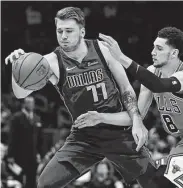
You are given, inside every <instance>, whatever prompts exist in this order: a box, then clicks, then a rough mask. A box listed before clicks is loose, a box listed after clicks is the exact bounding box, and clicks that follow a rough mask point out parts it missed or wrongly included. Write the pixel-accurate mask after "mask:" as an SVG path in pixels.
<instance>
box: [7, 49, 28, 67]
mask: <svg viewBox="0 0 183 188" xmlns="http://www.w3.org/2000/svg"><path fill="white" fill-rule="evenodd" d="M23 54H25V52H24V50H22V49H18V50H14V52H12V53H11V54H10V55H9V56H7V57H6V59H5V64H6V65H7V64H8V62H10V63H13V62H14V61H16V60H17V59H18V58H19V57H20V56H21V55H23Z"/></svg>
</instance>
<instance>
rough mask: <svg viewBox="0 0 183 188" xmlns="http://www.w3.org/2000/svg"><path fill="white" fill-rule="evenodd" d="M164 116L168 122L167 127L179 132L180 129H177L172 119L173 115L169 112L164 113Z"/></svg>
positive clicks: (173, 131)
mask: <svg viewBox="0 0 183 188" xmlns="http://www.w3.org/2000/svg"><path fill="white" fill-rule="evenodd" d="M162 118H163V120H164V122H165V124H166V127H167V129H168V130H169V132H171V133H177V132H178V131H179V130H178V129H177V127H176V125H175V123H174V122H173V120H172V117H171V116H170V115H168V114H162Z"/></svg>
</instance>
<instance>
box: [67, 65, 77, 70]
mask: <svg viewBox="0 0 183 188" xmlns="http://www.w3.org/2000/svg"><path fill="white" fill-rule="evenodd" d="M75 68H76V66H74V67H71V68H69V67H67V68H66V71H70V70H73V69H75Z"/></svg>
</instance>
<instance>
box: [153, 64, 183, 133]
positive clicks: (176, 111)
mask: <svg viewBox="0 0 183 188" xmlns="http://www.w3.org/2000/svg"><path fill="white" fill-rule="evenodd" d="M177 71H183V63H181V64H180V66H179V67H178V69H177ZM155 74H156V75H158V76H161V72H160V70H159V69H156V71H155ZM154 98H155V100H156V103H157V106H158V110H159V112H160V116H161V120H162V123H163V127H164V129H165V131H166V132H168V133H169V134H172V135H174V136H178V135H180V134H181V135H182V134H183V94H177V93H171V92H165V93H154Z"/></svg>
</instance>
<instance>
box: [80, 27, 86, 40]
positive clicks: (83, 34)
mask: <svg viewBox="0 0 183 188" xmlns="http://www.w3.org/2000/svg"><path fill="white" fill-rule="evenodd" d="M85 33H86V31H85V28H84V27H82V28H81V36H82V37H83V38H84V37H85Z"/></svg>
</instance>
